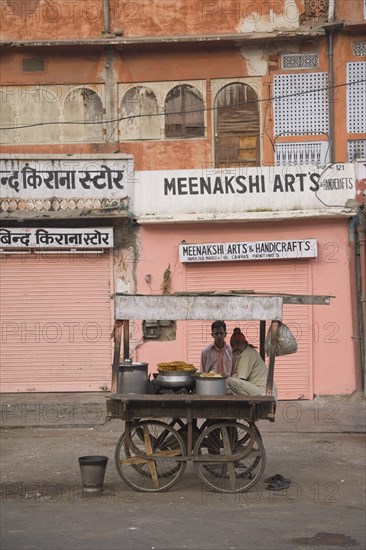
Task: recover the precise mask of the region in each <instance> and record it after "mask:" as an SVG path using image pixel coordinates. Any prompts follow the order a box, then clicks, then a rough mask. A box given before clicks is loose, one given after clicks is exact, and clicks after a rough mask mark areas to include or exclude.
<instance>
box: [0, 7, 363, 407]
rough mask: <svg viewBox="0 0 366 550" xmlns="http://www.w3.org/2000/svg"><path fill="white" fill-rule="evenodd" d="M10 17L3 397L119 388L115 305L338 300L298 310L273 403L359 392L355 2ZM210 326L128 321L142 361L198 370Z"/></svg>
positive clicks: (290, 313)
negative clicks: (119, 298)
mask: <svg viewBox="0 0 366 550" xmlns="http://www.w3.org/2000/svg"><path fill="white" fill-rule="evenodd" d="M1 19H2V21H3V25H2V34H1V47H2V62H1V64H2V71H1V89H0V91H1V98H2V110H1V111H2V114H1V128H2V131H1V153H2V155H1V158H2V168H1V170H2V178H1V188H2V189H1V224H2V228H1V243H2V244H1V250H2V254H1V269H2V273H3V276H2V283H1V290H2V303H3V321H2V336H1V337H2V342H3V349H4V352H3V354H2V367H1V368H2V391H98V390H99V389H101V390H109V389H110V385H111V361H112V352H113V350H112V340H111V337H110V336H111V334H110V333H111V330H112V327H113V301H112V300H111V295H113V293H114V292H138V293H162V292H166V293H167V292H181V291H190V292H200V291H209V292H212V291H232V290H246V291H248V290H250V291H255V292H279V293H290V294H326V295H331V296H334V298H333V299H332V301H331V305H330V306H327V307H316V306H305V307H304V306H288V307H287V309H286V311H285V318H284V321H285V322H286V323H287V324H288V325H289V326H290V328H292V330H293V332H294V334H295V336H296V337H297V339H298V342H299V351H298V353H297V354H296V355H293V356H289V357H283V358H279V359H278V363H277V366H276V373H275V378H276V382H277V385H278V386H279V397H280V398H282V399H297V398H305V399H311V398H312V397H313V395H314V394H339V393H341V394H347V393H352V392H353V391H355V390H356V389H358V390H360V389H361V388H362V385H363V383H364V374H363V373H364V356H365V339H364V333H365V332H364V331H365V311H364V303H365V300H364V297H365V292H366V289H365V285H366V283H365V233H364V230H365V227H364V224H365V222H364V206H365V158H366V127H365V120H366V113H365V105H366V101H365V99H366V86H365V82H366V60H365V59H366V57H365V56H366V42H365V29H366V7H365V1H364V0H333V1H332V0H329V1H323V0H281V1H279V2H254V3H253V2H251V1H249V0H242V1H235V0H217V1H199V2H197V1H196V0H178V1H176V2H174V3H173V2H170V1H163V2H162V1H161V0H156V1H155V0H152V1H149V2H148V1H146V0H141V1H135V2H133V3H132V2H127V3H126V2H124V3H121V2H118V1H117V0H109V1H102V0H98V1H95V0H94V1H90V0H83V1H79V2H72V1H70V2H59V1H57V0H54V1H53V0H52V1H51V2H49V1H48V2H45V1H44V0H28V1H27V2H25V1H23V0H6V1H5V2H2V5H1ZM24 36H26V37H27V39H24ZM217 317H218V318H220V312H218V315H217ZM211 321H212V320H207V323H195V322H178V323H175V322H174V321H173V320H172V321H171V322H170V323H169V322H162V323H159V321H158V320H149V319H146V320H145V322H144V323H134V324H132V325H131V326H132V329H131V335H130V337H131V342H132V346H131V349H133V358H134V359H135V360H139V361H146V362H148V363H149V365H150V369H151V371H154V370H155V367H156V364H157V363H158V362H159V361H162V360H163V361H169V360H175V359H183V360H188V361H189V362H193V363H195V364H197V362H198V361H199V353H200V350H201V348H202V347H203V346H204V345H207V343H208V341H209V340H210V323H211ZM233 326H234V325H232V324H231V323H228V327H229V331H231V330H232V328H233ZM241 328H242V329H243V330H244V331H245V332H246V333H247V335H248V339H250V340H251V341H252V343H253V344H255V345H256V344H257V343H258V327H257V326H255V325H252V324H248V323H247V324H245V323H243V326H242V327H241Z"/></svg>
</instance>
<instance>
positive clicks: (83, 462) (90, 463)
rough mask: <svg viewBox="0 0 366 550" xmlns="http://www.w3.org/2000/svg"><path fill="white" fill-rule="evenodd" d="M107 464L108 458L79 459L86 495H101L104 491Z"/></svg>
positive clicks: (88, 457)
mask: <svg viewBox="0 0 366 550" xmlns="http://www.w3.org/2000/svg"><path fill="white" fill-rule="evenodd" d="M107 462H108V457H107V456H99V455H96V456H80V457H79V465H80V472H81V479H82V482H83V491H84V492H85V493H100V492H101V491H102V487H103V482H104V476H105V471H106V468H107Z"/></svg>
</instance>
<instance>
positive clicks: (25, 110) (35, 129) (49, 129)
mask: <svg viewBox="0 0 366 550" xmlns="http://www.w3.org/2000/svg"><path fill="white" fill-rule="evenodd" d="M50 122H52V123H53V124H49V123H50ZM42 123H45V124H44V125H42ZM19 125H20V126H22V125H25V126H27V125H29V128H21V129H20V130H19V142H20V143H58V142H59V141H60V104H59V98H58V97H57V96H56V95H55V93H54V92H53V91H52V90H51V89H50V88H47V87H38V86H37V87H36V86H35V87H34V89H31V90H25V91H24V92H22V95H21V98H20V104H19ZM33 125H34V126H33Z"/></svg>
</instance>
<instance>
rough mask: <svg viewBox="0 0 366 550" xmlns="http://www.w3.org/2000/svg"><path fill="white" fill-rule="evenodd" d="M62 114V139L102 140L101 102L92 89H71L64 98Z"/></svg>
mask: <svg viewBox="0 0 366 550" xmlns="http://www.w3.org/2000/svg"><path fill="white" fill-rule="evenodd" d="M63 115H64V124H63V141H82V142H85V141H89V142H90V141H91V142H94V141H103V128H104V124H103V122H102V121H103V104H102V100H101V99H100V97H99V95H98V94H97V93H96V92H95V91H94V90H91V89H90V88H77V89H75V90H72V91H71V92H70V93H69V94H68V95H67V97H66V99H65V102H64V109H63ZM69 122H81V123H82V124H68V123H69ZM83 123H86V124H83Z"/></svg>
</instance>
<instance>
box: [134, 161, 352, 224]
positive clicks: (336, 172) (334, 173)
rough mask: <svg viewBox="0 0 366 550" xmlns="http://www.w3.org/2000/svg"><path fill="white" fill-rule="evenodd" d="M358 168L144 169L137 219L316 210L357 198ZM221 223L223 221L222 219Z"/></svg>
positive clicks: (138, 185)
mask: <svg viewBox="0 0 366 550" xmlns="http://www.w3.org/2000/svg"><path fill="white" fill-rule="evenodd" d="M355 194H356V191H355V174H354V166H353V164H336V165H327V166H321V167H319V166H314V165H302V166H282V167H280V166H272V167H267V166H264V167H256V168H227V169H219V168H213V169H200V170H170V171H144V172H138V173H137V174H136V183H135V186H134V202H133V211H134V213H135V214H136V215H137V216H150V217H154V216H174V215H179V214H196V215H197V216H198V215H200V214H216V215H217V216H218V217H219V216H220V215H222V214H223V213H229V212H230V213H242V212H261V211H263V210H265V211H267V212H268V211H284V210H285V211H287V210H313V209H315V210H316V209H324V208H327V207H329V208H333V207H344V206H345V204H346V202H347V200H348V199H350V198H353V199H354V198H355ZM218 219H219V218H218Z"/></svg>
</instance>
